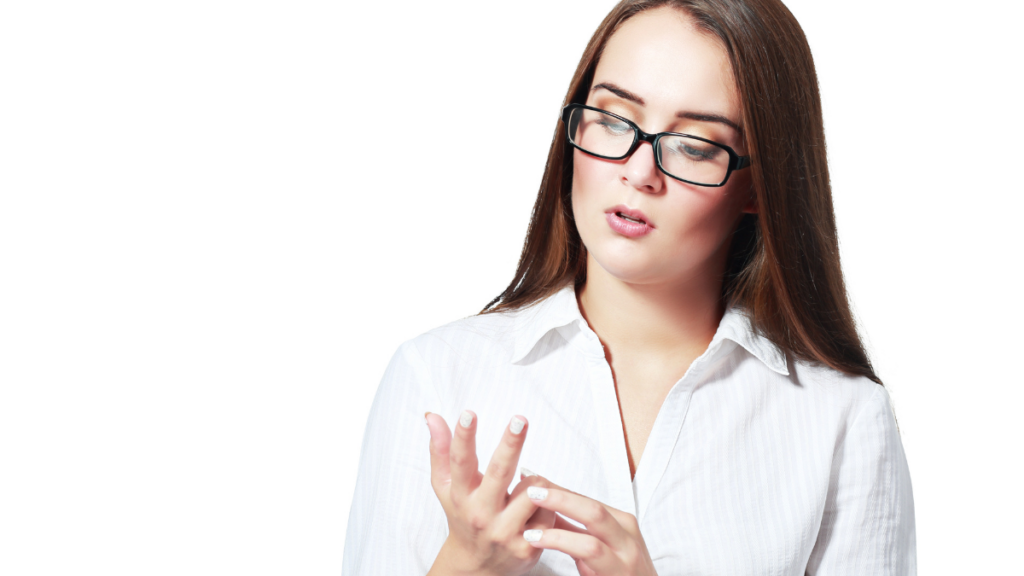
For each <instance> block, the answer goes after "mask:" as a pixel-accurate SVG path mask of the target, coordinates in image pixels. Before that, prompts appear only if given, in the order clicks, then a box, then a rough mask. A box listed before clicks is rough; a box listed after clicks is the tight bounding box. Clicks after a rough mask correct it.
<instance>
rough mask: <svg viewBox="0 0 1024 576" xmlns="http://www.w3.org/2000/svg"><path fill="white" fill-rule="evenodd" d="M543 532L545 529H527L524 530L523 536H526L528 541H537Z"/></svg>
mask: <svg viewBox="0 0 1024 576" xmlns="http://www.w3.org/2000/svg"><path fill="white" fill-rule="evenodd" d="M543 534H544V531H543V530H527V531H526V532H523V538H525V539H526V541H527V542H537V541H539V540H540V537H541V535H543Z"/></svg>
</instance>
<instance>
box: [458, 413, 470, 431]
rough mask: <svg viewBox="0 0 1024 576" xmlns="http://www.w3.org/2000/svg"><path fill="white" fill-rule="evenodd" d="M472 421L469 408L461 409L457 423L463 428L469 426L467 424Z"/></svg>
mask: <svg viewBox="0 0 1024 576" xmlns="http://www.w3.org/2000/svg"><path fill="white" fill-rule="evenodd" d="M472 423H473V413H472V412H470V411H469V410H463V411H462V415H461V416H459V424H461V425H462V427H463V428H469V425H470V424H472Z"/></svg>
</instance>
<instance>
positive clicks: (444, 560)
mask: <svg viewBox="0 0 1024 576" xmlns="http://www.w3.org/2000/svg"><path fill="white" fill-rule="evenodd" d="M427 576H505V575H504V574H498V573H497V572H492V571H489V570H487V569H486V568H484V567H482V566H481V565H480V563H479V562H477V561H475V560H474V558H473V554H472V553H471V552H470V551H468V550H465V549H464V548H461V547H460V546H459V545H458V544H457V543H456V542H455V541H454V540H452V538H451V537H450V536H449V537H448V538H447V539H446V540H445V541H444V544H442V545H441V550H440V551H439V552H438V553H437V558H436V559H434V564H433V565H432V566H431V567H430V572H427Z"/></svg>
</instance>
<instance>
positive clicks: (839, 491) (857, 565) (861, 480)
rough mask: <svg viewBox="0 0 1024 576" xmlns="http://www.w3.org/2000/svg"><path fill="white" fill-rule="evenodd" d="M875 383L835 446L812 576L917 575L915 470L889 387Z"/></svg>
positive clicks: (811, 563)
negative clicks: (910, 464) (912, 480)
mask: <svg viewBox="0 0 1024 576" xmlns="http://www.w3.org/2000/svg"><path fill="white" fill-rule="evenodd" d="M876 388H877V389H876V390H875V392H874V393H873V395H872V396H871V398H870V399H869V400H868V401H867V402H866V403H865V406H864V407H863V408H862V409H861V411H860V413H859V414H858V415H857V416H856V417H855V418H854V421H853V424H852V425H851V426H850V428H849V429H848V431H847V434H846V438H845V440H843V441H842V443H841V444H842V445H841V446H840V447H839V448H838V449H837V451H836V455H835V458H834V460H833V464H832V473H831V478H830V481H829V490H828V497H827V499H826V502H825V510H824V514H823V515H822V520H821V529H820V530H819V532H818V538H817V541H816V542H815V545H814V548H813V550H812V551H811V556H810V559H809V561H808V565H807V574H808V575H809V576H826V575H827V576H831V575H839V574H843V575H846V574H850V575H861V574H863V575H872V576H890V575H891V576H897V575H898V576H904V575H913V574H917V536H916V529H915V523H914V495H913V492H912V490H911V486H910V470H909V468H908V467H907V458H906V455H905V454H904V452H903V443H902V442H901V441H900V436H899V432H898V430H897V428H896V420H895V417H894V416H893V412H892V408H891V406H890V403H889V393H888V390H886V389H885V388H883V387H882V386H876Z"/></svg>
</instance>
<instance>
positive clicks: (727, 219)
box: [662, 183, 741, 257]
mask: <svg viewBox="0 0 1024 576" xmlns="http://www.w3.org/2000/svg"><path fill="white" fill-rule="evenodd" d="M730 184H731V183H730ZM736 193H737V192H736V190H734V189H732V188H730V187H729V186H726V187H724V188H700V187H689V186H686V185H685V184H680V185H679V186H673V185H670V186H669V188H668V190H667V194H666V196H665V207H666V208H667V210H666V211H665V212H666V214H665V215H666V216H669V219H670V220H671V224H670V225H669V226H670V228H671V232H670V233H669V234H667V235H666V236H667V237H666V238H665V240H666V241H667V242H666V244H667V245H668V246H673V247H675V249H677V250H679V251H682V252H691V253H692V254H700V255H701V256H702V257H707V256H710V254H711V253H714V252H716V251H717V250H718V249H719V248H721V247H722V245H723V244H724V243H726V242H728V240H729V237H730V235H731V233H732V231H733V229H734V228H735V226H736V223H737V221H738V219H739V217H740V216H741V205H740V204H739V203H738V202H737V198H736ZM666 224H669V223H668V222H666ZM665 228H666V226H662V229H663V230H664V229H665Z"/></svg>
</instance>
